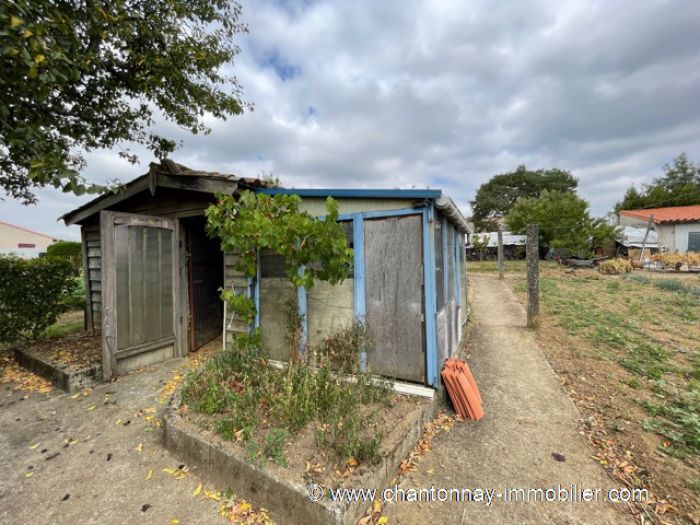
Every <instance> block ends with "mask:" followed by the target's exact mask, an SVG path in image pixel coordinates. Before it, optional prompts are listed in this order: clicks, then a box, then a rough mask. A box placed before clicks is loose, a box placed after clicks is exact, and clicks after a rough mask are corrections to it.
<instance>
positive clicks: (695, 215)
mask: <svg viewBox="0 0 700 525" xmlns="http://www.w3.org/2000/svg"><path fill="white" fill-rule="evenodd" d="M620 215H624V216H625V217H632V218H633V219H642V220H645V221H646V220H649V217H650V216H652V215H653V217H654V219H653V220H654V223H655V224H659V223H661V222H693V221H700V204H696V205H694V206H674V207H671V208H649V209H645V210H622V211H621V212H620Z"/></svg>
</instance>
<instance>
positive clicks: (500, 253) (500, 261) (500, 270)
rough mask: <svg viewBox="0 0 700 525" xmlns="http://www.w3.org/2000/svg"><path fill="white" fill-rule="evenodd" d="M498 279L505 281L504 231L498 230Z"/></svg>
mask: <svg viewBox="0 0 700 525" xmlns="http://www.w3.org/2000/svg"><path fill="white" fill-rule="evenodd" d="M498 278H499V279H500V280H501V281H502V280H503V231H502V230H501V229H500V228H499V229H498Z"/></svg>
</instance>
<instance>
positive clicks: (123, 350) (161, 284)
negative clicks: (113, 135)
mask: <svg viewBox="0 0 700 525" xmlns="http://www.w3.org/2000/svg"><path fill="white" fill-rule="evenodd" d="M100 229H101V237H102V296H103V303H104V304H103V307H104V312H103V316H102V367H103V376H104V379H105V380H108V379H110V378H111V377H114V376H116V375H119V374H123V373H127V372H129V371H131V370H135V369H137V368H141V367H143V366H146V365H150V364H153V363H156V362H158V361H163V360H165V359H170V358H172V357H175V356H176V355H179V354H180V352H179V351H178V350H177V349H178V348H179V344H178V341H177V338H176V337H175V333H176V330H175V327H176V325H177V320H178V318H179V305H178V302H177V301H176V300H175V297H177V295H176V288H177V283H178V281H179V279H178V268H179V265H178V264H177V254H178V250H177V249H176V246H177V231H176V223H175V220H174V219H167V218H162V217H151V216H147V215H137V214H131V213H116V212H108V211H103V212H101V213H100Z"/></svg>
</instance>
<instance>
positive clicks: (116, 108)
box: [0, 0, 246, 204]
mask: <svg viewBox="0 0 700 525" xmlns="http://www.w3.org/2000/svg"><path fill="white" fill-rule="evenodd" d="M240 15H241V7H240V5H239V4H237V3H235V2H229V0H111V1H105V0H94V1H87V0H64V1H59V2H56V1H51V0H16V1H12V2H2V3H0V70H2V75H1V76H0V188H2V189H3V190H4V191H5V193H7V194H8V195H10V196H12V197H13V198H16V199H21V200H22V201H23V202H24V203H25V204H28V203H33V202H36V196H35V195H34V193H33V191H32V190H33V189H34V188H38V187H44V186H54V187H56V188H61V189H63V191H66V192H71V191H72V192H74V193H76V194H82V193H84V192H86V191H89V192H97V191H100V190H103V189H104V188H101V187H100V186H97V185H94V184H90V183H88V182H87V181H85V180H84V178H82V177H81V176H80V175H79V170H80V169H81V168H83V167H84V165H85V160H84V158H83V157H82V152H85V151H91V150H94V149H97V148H112V147H114V146H117V145H122V144H124V143H126V142H133V143H136V144H141V145H145V146H146V147H147V148H148V149H150V150H151V151H152V152H153V153H154V154H155V155H156V156H157V157H158V158H163V157H165V156H166V154H167V153H169V152H171V151H173V150H174V148H175V147H176V143H175V142H174V141H173V140H171V139H169V138H167V137H165V136H162V135H160V134H158V133H155V132H154V131H152V129H151V125H152V124H153V123H154V120H155V118H156V117H158V116H160V117H162V118H164V119H165V120H168V121H170V122H173V123H175V124H176V125H177V126H179V127H181V128H184V129H187V130H189V131H190V132H192V133H207V132H209V128H208V127H207V126H206V124H205V122H204V116H205V114H209V115H212V116H214V117H216V118H226V117H227V116H229V115H236V114H239V113H241V112H242V111H243V108H244V107H245V103H244V102H243V101H242V99H241V96H242V91H241V87H240V85H239V83H238V82H237V80H236V78H235V77H233V76H230V75H226V74H224V73H223V72H221V67H222V66H224V65H227V64H230V63H231V62H232V60H233V58H234V56H235V55H236V54H237V53H238V52H239V48H238V46H237V45H236V44H235V43H234V37H235V35H236V34H237V33H240V32H244V31H246V27H245V26H244V25H242V24H241V23H240V22H239V18H240ZM120 154H121V155H122V156H124V157H126V158H127V159H129V160H130V161H131V162H136V160H137V158H136V156H135V155H133V154H132V153H130V151H129V150H128V149H124V150H122V152H121V153H120Z"/></svg>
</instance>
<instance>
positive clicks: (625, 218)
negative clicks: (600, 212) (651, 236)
mask: <svg viewBox="0 0 700 525" xmlns="http://www.w3.org/2000/svg"><path fill="white" fill-rule="evenodd" d="M619 223H620V226H633V227H637V228H641V227H646V226H647V225H649V224H651V229H652V230H654V231H655V232H656V235H657V238H658V245H659V247H660V248H662V249H665V250H666V251H668V252H678V253H687V252H700V204H696V205H693V206H674V207H669V208H648V209H643V210H622V211H621V212H620V215H619Z"/></svg>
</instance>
